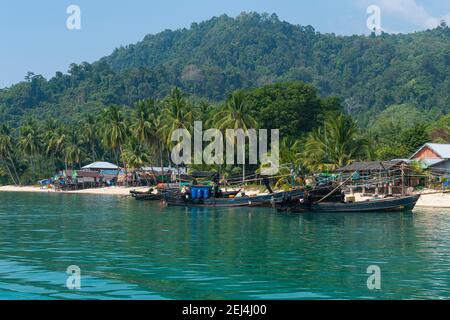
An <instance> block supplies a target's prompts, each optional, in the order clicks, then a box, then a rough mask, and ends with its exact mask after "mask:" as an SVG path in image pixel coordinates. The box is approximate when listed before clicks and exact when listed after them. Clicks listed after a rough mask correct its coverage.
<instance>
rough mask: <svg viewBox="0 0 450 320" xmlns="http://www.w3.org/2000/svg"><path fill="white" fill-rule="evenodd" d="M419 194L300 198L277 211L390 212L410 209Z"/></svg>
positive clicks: (412, 207)
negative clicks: (361, 198) (350, 198)
mask: <svg viewBox="0 0 450 320" xmlns="http://www.w3.org/2000/svg"><path fill="white" fill-rule="evenodd" d="M419 197H420V195H413V196H399V197H390V198H384V199H377V198H374V199H370V200H366V201H358V202H336V201H329V202H305V201H302V200H303V199H300V200H299V201H298V203H297V204H295V205H294V204H293V203H292V202H291V203H290V205H289V206H281V207H280V208H279V209H278V210H279V211H287V212H297V213H303V212H326V213H339V212H388V211H389V212H391V211H412V210H413V209H414V207H415V205H416V203H417V201H418V200H419Z"/></svg>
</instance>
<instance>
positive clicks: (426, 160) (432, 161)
mask: <svg viewBox="0 0 450 320" xmlns="http://www.w3.org/2000/svg"><path fill="white" fill-rule="evenodd" d="M443 161H445V160H444V159H436V158H423V159H420V161H419V162H421V163H423V165H424V166H425V168H424V169H426V168H429V167H432V166H434V165H437V164H438V163H441V162H443Z"/></svg>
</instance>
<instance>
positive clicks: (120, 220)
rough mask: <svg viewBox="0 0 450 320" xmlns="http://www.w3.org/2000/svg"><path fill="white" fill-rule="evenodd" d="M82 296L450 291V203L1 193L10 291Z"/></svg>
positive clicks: (2, 278) (2, 277)
mask: <svg viewBox="0 0 450 320" xmlns="http://www.w3.org/2000/svg"><path fill="white" fill-rule="evenodd" d="M70 265H77V266H79V267H80V269H81V289H80V290H70V289H68V288H67V287H66V280H67V274H66V269H67V267H68V266H70ZM370 265H377V266H379V267H380V269H381V290H369V289H368V288H367V284H366V282H367V278H368V277H369V276H370V275H369V274H367V273H366V271H367V267H368V266H370ZM73 298H75V299H413V298H419V299H439V298H450V210H444V209H441V210H422V209H419V210H416V211H415V212H414V213H400V214H399V213H378V214H373V213H372V214H357V213H349V214H303V215H289V216H286V215H282V214H279V213H277V212H275V211H273V210H270V209H249V208H240V209H204V208H201V209H196V208H190V209H186V208H167V207H163V206H161V205H159V204H152V203H149V202H137V201H134V200H132V199H126V198H120V197H114V196H111V197H109V196H89V195H65V194H27V193H20V194H14V193H0V299H73Z"/></svg>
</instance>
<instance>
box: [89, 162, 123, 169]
mask: <svg viewBox="0 0 450 320" xmlns="http://www.w3.org/2000/svg"><path fill="white" fill-rule="evenodd" d="M82 169H97V170H100V169H111V170H112V169H116V170H117V169H119V167H118V166H116V165H115V164H112V163H109V162H102V161H98V162H94V163H91V164H89V165H87V166H84V167H83V168H82Z"/></svg>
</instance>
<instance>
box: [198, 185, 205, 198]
mask: <svg viewBox="0 0 450 320" xmlns="http://www.w3.org/2000/svg"><path fill="white" fill-rule="evenodd" d="M197 192H198V193H197V197H198V199H202V198H203V193H204V190H203V188H198V191H197Z"/></svg>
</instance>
